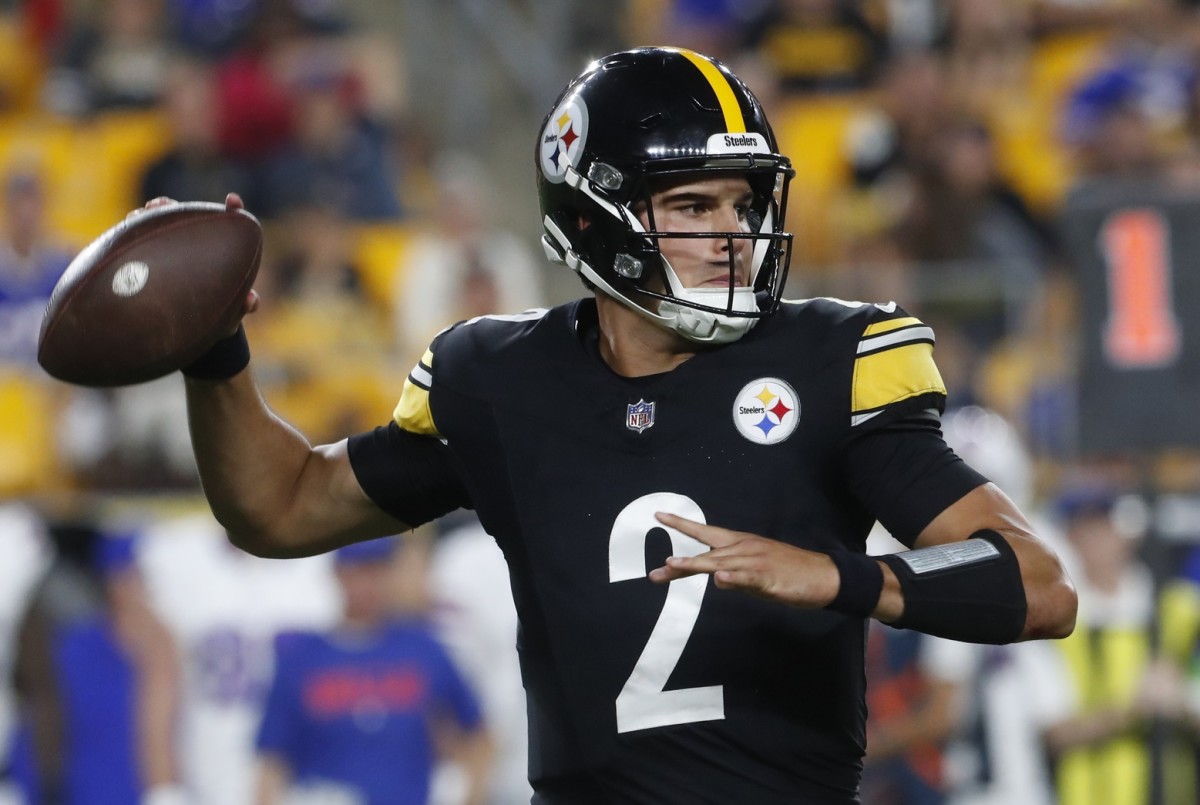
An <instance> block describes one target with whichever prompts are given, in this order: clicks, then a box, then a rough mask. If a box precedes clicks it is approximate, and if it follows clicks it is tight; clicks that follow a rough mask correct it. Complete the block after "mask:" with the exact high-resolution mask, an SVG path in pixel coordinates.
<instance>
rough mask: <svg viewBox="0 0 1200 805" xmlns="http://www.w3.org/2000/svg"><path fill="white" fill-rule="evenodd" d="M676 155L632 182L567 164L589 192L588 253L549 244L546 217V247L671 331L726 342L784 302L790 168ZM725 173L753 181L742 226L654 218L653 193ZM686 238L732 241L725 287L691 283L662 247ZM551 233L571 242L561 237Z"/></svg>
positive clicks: (597, 166)
mask: <svg viewBox="0 0 1200 805" xmlns="http://www.w3.org/2000/svg"><path fill="white" fill-rule="evenodd" d="M663 162H664V163H665V162H666V161H665V160H664V161H663ZM673 162H677V164H674V165H670V164H665V165H664V164H656V165H654V166H653V168H652V169H647V170H643V171H641V172H640V173H639V174H638V175H636V176H634V177H630V179H626V177H625V176H624V175H623V173H622V172H621V171H619V170H617V169H616V168H614V167H612V166H609V165H605V164H604V163H593V165H592V169H591V170H590V171H589V175H590V178H589V177H584V176H582V175H580V174H579V173H577V172H575V171H574V170H573V169H569V170H568V172H567V174H568V175H567V182H568V183H569V184H572V185H574V186H575V187H576V189H577V190H578V191H579V193H580V196H581V197H582V198H583V199H586V201H584V202H583V203H582V204H581V205H580V211H579V216H580V219H581V225H580V226H579V229H578V231H577V233H576V234H575V240H576V242H577V243H578V244H579V246H580V247H581V248H580V249H579V251H580V252H583V253H585V254H588V255H589V256H591V258H592V259H591V260H590V261H585V260H583V259H582V258H580V257H579V256H578V255H576V254H570V256H569V257H567V258H566V259H564V257H566V255H565V254H564V255H560V254H559V249H558V248H554V243H553V242H551V241H550V237H549V235H554V234H555V232H554V230H555V229H557V227H554V226H553V222H550V221H549V219H547V232H548V233H549V234H548V236H547V237H546V238H544V240H545V241H547V245H546V249H547V254H548V255H549V256H550V257H551V259H555V260H556V261H559V262H567V264H568V265H570V266H571V267H572V268H573V269H574V270H575V271H577V272H578V273H579V274H580V275H581V276H583V277H584V278H585V279H586V280H587V281H589V282H590V283H592V284H593V285H595V286H597V287H599V288H600V289H601V290H602V291H603V292H604V293H606V294H608V295H609V296H612V297H613V298H615V299H617V300H618V301H620V302H621V303H623V304H625V305H626V306H627V307H629V308H630V309H632V310H634V311H635V312H637V313H638V314H640V315H642V316H644V317H645V318H648V319H650V320H651V321H653V322H654V323H656V324H658V325H660V326H662V327H665V328H666V329H669V330H673V331H675V332H678V333H679V334H680V335H682V336H684V337H685V338H687V339H689V340H692V341H696V342H699V343H712V344H723V343H729V342H731V341H735V340H737V339H738V338H740V337H742V336H743V335H745V333H747V332H749V330H750V329H751V328H752V327H754V325H755V324H757V323H758V321H759V319H761V318H764V317H765V316H768V315H770V314H771V313H773V312H774V311H775V309H776V308H777V307H778V305H779V298H780V296H781V295H782V292H783V286H784V284H785V282H786V279H787V270H788V264H789V262H790V259H791V240H792V236H791V235H790V234H788V233H785V232H783V231H782V227H781V224H780V222H781V221H782V219H783V216H784V215H785V213H786V205H787V190H788V183H789V181H790V179H791V175H792V172H791V170H790V168H789V167H787V165H786V163H784V164H780V163H779V162H778V161H777V160H776V159H775V158H768V157H757V156H756V157H749V158H748V157H746V156H740V155H739V156H737V157H728V158H723V159H721V158H717V159H713V158H709V159H705V160H703V162H700V163H698V162H697V161H696V160H686V161H673ZM647 167H649V166H647ZM722 176H737V177H744V178H745V179H746V180H747V182H748V184H749V187H750V191H751V199H752V200H751V202H750V205H749V208H748V209H747V210H746V212H745V217H744V225H743V227H742V228H741V229H739V230H737V231H703V232H698V231H672V230H667V229H660V228H659V225H658V218H661V214H660V215H659V216H658V218H656V214H655V209H654V203H653V196H654V192H655V191H656V190H660V189H662V188H664V187H668V186H670V185H671V184H673V183H676V182H684V181H689V180H692V179H696V180H702V179H707V178H717V177H722ZM618 183H619V184H618ZM605 184H607V185H609V186H608V187H606V186H604V185H605ZM643 216H644V221H643ZM685 239H689V240H695V239H704V240H711V239H723V240H724V241H725V242H726V244H727V247H726V249H725V253H726V254H727V256H728V260H729V284H728V285H727V286H724V287H721V286H710V287H693V288H689V287H687V286H686V285H685V284H684V282H683V280H682V279H681V278H680V276H679V274H678V272H677V271H676V270H675V268H674V267H673V266H672V265H671V263H670V260H669V259H668V257H667V256H666V254H664V246H667V247H668V250H669V244H670V243H671V242H672V241H679V240H685ZM554 240H558V241H559V243H560V244H561V245H562V246H564V247H565V246H568V244H567V243H566V242H565V237H564V238H562V239H560V238H558V237H555V238H554ZM747 242H748V244H747V245H741V244H745V243H747ZM747 250H748V254H747ZM566 252H568V253H570V252H571V250H570V249H569V248H567V249H566ZM739 253H741V254H746V257H745V259H744V260H743V262H744V263H745V265H741V266H739V264H738V260H737V258H738V255H739ZM571 258H574V259H571ZM593 263H595V265H593ZM605 263H607V265H605ZM739 274H741V275H742V276H743V277H744V278H745V279H744V282H743V283H741V284H739V283H738V282H737V280H738V279H739Z"/></svg>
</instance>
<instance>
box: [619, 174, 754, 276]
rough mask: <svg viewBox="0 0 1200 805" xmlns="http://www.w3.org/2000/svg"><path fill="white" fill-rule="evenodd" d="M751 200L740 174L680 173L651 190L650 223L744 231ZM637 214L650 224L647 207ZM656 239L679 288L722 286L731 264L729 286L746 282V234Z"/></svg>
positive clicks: (664, 228)
mask: <svg viewBox="0 0 1200 805" xmlns="http://www.w3.org/2000/svg"><path fill="white" fill-rule="evenodd" d="M753 201H754V193H753V192H752V191H751V189H750V183H749V182H748V181H746V178H745V177H743V176H727V175H726V176H704V175H700V174H690V175H684V176H681V177H678V178H676V179H675V180H673V181H672V182H671V183H670V184H664V185H661V186H659V187H657V188H655V189H654V190H653V192H652V193H651V196H650V209H652V210H653V212H654V222H653V228H654V229H655V230H657V231H659V232H733V233H749V232H750V231H751V228H750V223H749V219H748V213H749V212H750V206H751V203H752V202H753ZM638 215H639V217H640V218H641V221H642V225H643V226H645V227H646V228H647V229H650V228H651V223H650V216H649V211H648V210H646V209H641V210H640V211H639V213H638ZM658 244H659V249H660V251H661V252H662V254H663V256H664V257H666V258H667V260H668V261H669V262H670V264H671V268H673V269H674V270H675V273H676V274H677V275H678V277H679V281H680V282H681V283H683V286H684V287H685V288H701V287H717V288H728V287H729V284H730V279H731V265H732V280H733V284H734V285H735V286H745V285H746V284H747V283H748V282H749V277H748V276H747V273H748V271H749V265H750V255H751V241H750V240H749V239H747V238H728V237H714V238H660V239H659V241H658ZM731 258H732V263H731ZM656 290H661V289H656Z"/></svg>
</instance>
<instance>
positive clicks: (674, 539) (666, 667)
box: [608, 492, 725, 732]
mask: <svg viewBox="0 0 1200 805" xmlns="http://www.w3.org/2000/svg"><path fill="white" fill-rule="evenodd" d="M655 512H669V513H670V514H676V515H679V516H680V517H686V518H687V519H689V520H696V521H697V522H701V523H703V522H706V521H705V519H704V512H702V511H701V510H700V507H699V506H698V505H697V504H696V502H695V501H694V500H692V499H691V498H689V497H685V496H683V495H676V494H674V493H671V492H655V493H654V494H651V495H644V496H642V497H640V498H638V499H637V500H635V501H633V502H632V503H630V504H629V505H628V506H626V507H625V508H624V509H622V510H621V513H620V514H618V515H617V519H616V522H614V523H613V527H612V533H611V534H610V535H609V540H608V580H609V581H610V582H617V581H629V580H630V579H640V578H645V576H646V573H647V570H646V537H647V535H648V534H649V533H650V532H651V531H653V530H654V529H658V528H661V529H662V530H663V531H666V532H667V534H668V535H669V536H670V537H671V552H672V554H673V555H675V556H695V555H697V554H700V553H703V552H704V551H706V550H708V546H706V545H705V544H704V543H702V542H700V541H698V540H696V539H693V538H692V537H689V536H688V535H687V534H684V533H682V532H680V531H676V530H675V529H673V528H667V527H666V526H664V525H663V524H661V523H660V522H658V520H657V519H655V517H654V513H655ZM707 588H708V575H706V574H703V573H700V574H697V575H695V576H688V577H687V578H682V579H676V580H675V581H672V582H670V583H669V584H668V585H667V599H666V601H665V602H664V603H663V608H662V612H660V613H659V615H658V621H657V622H656V623H655V624H654V629H653V631H651V632H650V639H649V640H647V641H646V647H645V648H643V649H642V654H641V656H640V657H638V661H637V664H636V665H634V666H633V673H631V674H630V675H629V679H627V680H625V686H624V687H623V688H621V692H620V694H618V695H617V732H632V731H634V730H645V729H650V728H651V727H666V726H670V725H672V724H690V723H692V722H695V721H712V720H715V719H722V718H724V717H725V693H724V688H723V687H722V686H721V685H710V686H708V687H701V688H681V689H679V690H665V689H664V688H666V686H667V680H668V679H669V678H670V676H671V672H672V671H674V670H675V665H676V663H678V662H679V658H680V656H682V655H683V648H684V646H685V645H687V641H688V638H689V637H690V636H691V634H692V629H694V628H695V626H696V618H697V617H698V616H699V615H700V604H701V603H702V602H703V601H704V591H705V590H706V589H707Z"/></svg>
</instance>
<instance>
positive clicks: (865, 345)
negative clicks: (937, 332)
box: [858, 327, 934, 355]
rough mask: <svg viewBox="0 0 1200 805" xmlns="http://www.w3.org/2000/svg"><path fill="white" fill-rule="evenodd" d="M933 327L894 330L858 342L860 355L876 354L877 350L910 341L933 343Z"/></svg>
mask: <svg viewBox="0 0 1200 805" xmlns="http://www.w3.org/2000/svg"><path fill="white" fill-rule="evenodd" d="M933 340H934V338H933V328H932V327H908V328H905V329H903V330H892V331H891V332H888V333H880V334H879V335H872V336H869V337H867V338H864V339H863V340H862V341H859V342H858V354H859V355H861V354H862V353H864V352H874V351H875V350H877V349H884V348H886V347H894V346H896V345H897V344H906V343H908V342H909V341H933Z"/></svg>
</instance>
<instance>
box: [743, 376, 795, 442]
mask: <svg viewBox="0 0 1200 805" xmlns="http://www.w3.org/2000/svg"><path fill="white" fill-rule="evenodd" d="M799 422H800V399H799V398H798V397H797V396H796V390H795V389H793V388H792V387H791V386H789V385H788V384H787V383H785V382H784V381H782V380H780V379H779V378H777V377H762V378H759V379H758V380H752V381H751V382H749V383H747V384H746V385H745V386H743V387H742V390H741V391H740V392H738V395H737V398H736V399H735V400H734V402H733V424H734V425H736V426H737V429H738V433H740V434H742V435H743V436H745V437H746V438H747V439H749V440H750V441H752V442H754V443H755V444H779V443H780V442H782V441H783V440H785V439H787V437H789V436H791V435H792V432H793V431H795V430H796V425H797V424H798V423H799Z"/></svg>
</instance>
